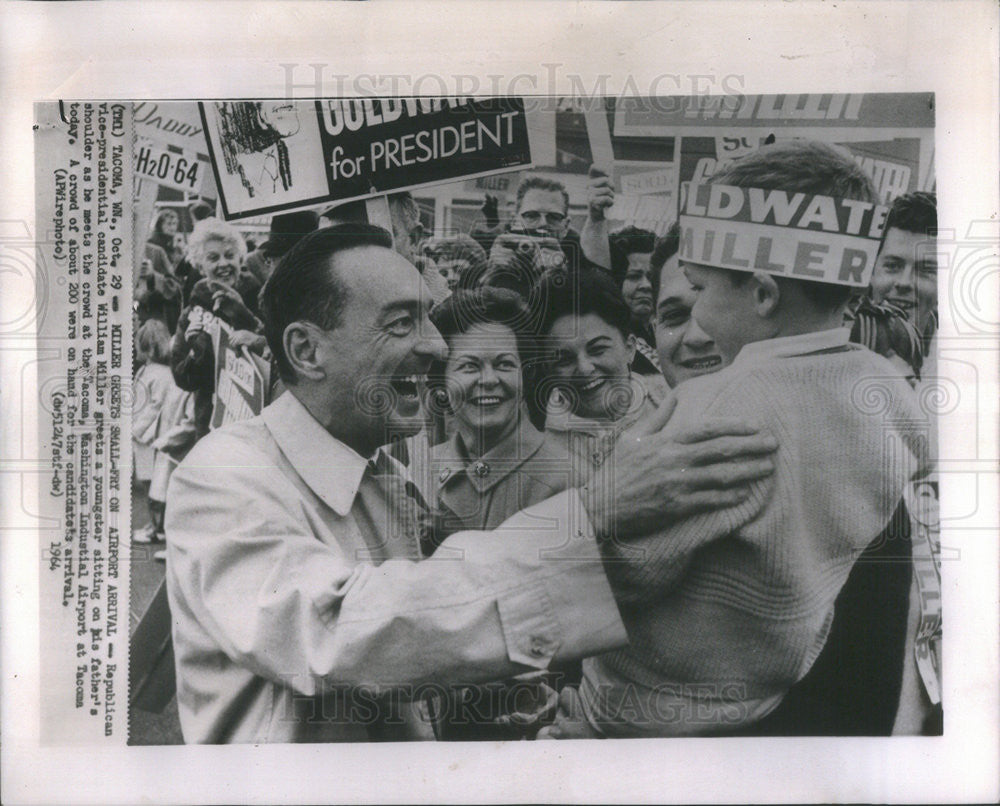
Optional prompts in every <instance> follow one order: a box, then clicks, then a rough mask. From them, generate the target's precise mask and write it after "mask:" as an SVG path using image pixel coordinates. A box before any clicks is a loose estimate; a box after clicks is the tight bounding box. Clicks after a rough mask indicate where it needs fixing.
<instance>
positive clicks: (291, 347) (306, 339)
mask: <svg viewBox="0 0 1000 806" xmlns="http://www.w3.org/2000/svg"><path fill="white" fill-rule="evenodd" d="M281 343H282V346H283V347H284V348H285V355H286V356H287V358H288V363H289V364H291V365H292V369H294V370H295V377H296V378H302V379H305V380H312V381H319V380H322V379H323V378H324V377H326V371H325V370H324V369H323V353H324V348H325V345H324V344H323V342H322V340H321V333H320V330H319V328H318V327H316V325H314V324H312V323H311V322H292V323H291V324H290V325H289V326H288V327H286V328H285V332H284V333H283V334H282V337H281Z"/></svg>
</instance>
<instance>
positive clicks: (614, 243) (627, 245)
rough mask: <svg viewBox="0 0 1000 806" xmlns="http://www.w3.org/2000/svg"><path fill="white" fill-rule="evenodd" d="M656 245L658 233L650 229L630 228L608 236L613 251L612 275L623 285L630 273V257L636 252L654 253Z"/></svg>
mask: <svg viewBox="0 0 1000 806" xmlns="http://www.w3.org/2000/svg"><path fill="white" fill-rule="evenodd" d="M655 245H656V233H654V232H651V231H650V230H648V229H640V228H639V227H633V226H628V227H624V228H622V229H620V230H618V231H617V232H612V233H611V235H609V236H608V246H609V248H610V249H611V273H612V274H613V275H614V278H615V281H616V282H617V283H618V284H619V285H621V284H622V283H623V282H624V281H625V274H626V273H627V272H628V256H629V255H631V254H633V253H635V252H642V253H646V252H652V251H653V247H654V246H655Z"/></svg>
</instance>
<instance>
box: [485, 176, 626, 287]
mask: <svg viewBox="0 0 1000 806" xmlns="http://www.w3.org/2000/svg"><path fill="white" fill-rule="evenodd" d="M613 201H614V195H613V192H612V191H610V184H609V183H608V181H607V179H606V177H605V176H604V174H603V173H601V172H597V171H594V170H592V171H591V181H590V185H589V187H588V207H589V208H590V209H591V210H595V209H596V210H599V211H603V208H604V207H606V206H608V205H610V204H611V203H612V202H613ZM494 220H495V221H496V222H497V223H499V219H498V218H496V219H494ZM487 222H490V216H489V214H487ZM605 240H606V234H605ZM591 251H592V250H588V249H587V245H586V244H582V243H581V240H580V235H579V234H578V233H577V232H575V231H574V230H573V229H571V228H570V221H569V193H568V192H567V191H566V187H565V186H564V185H563V184H562V182H559V181H558V180H555V179H549V178H547V177H544V176H539V175H536V174H530V175H528V176H526V177H525V178H524V179H522V180H521V184H520V185H519V186H518V188H517V209H516V212H515V213H514V217H513V219H512V220H511V221H510V223H509V224H508V225H507V227H506V229H505V231H504V232H503V233H502V234H500V235H498V236H497V237H496V240H495V241H493V242H492V245H491V248H490V249H489V256H490V259H489V265H488V267H487V270H486V275H485V277H484V279H483V283H485V284H489V285H493V286H499V287H504V288H511V289H513V290H515V291H518V292H519V293H522V294H527V293H528V292H529V291H530V287H531V286H532V285H533V284H534V282H535V281H537V279H538V277H539V276H540V275H541V274H542V273H543V272H545V271H548V270H551V269H559V268H563V267H565V268H566V269H568V270H570V271H576V270H578V269H580V268H581V267H585V266H591V265H595V264H594V262H593V261H594V259H595V256H594V255H591V254H590V252H591Z"/></svg>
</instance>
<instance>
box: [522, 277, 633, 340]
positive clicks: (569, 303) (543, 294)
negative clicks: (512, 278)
mask: <svg viewBox="0 0 1000 806" xmlns="http://www.w3.org/2000/svg"><path fill="white" fill-rule="evenodd" d="M537 299H538V305H539V306H540V310H541V312H542V315H541V323H540V327H539V333H540V335H542V336H547V335H548V334H549V332H550V331H551V330H552V326H553V325H554V324H555V322H556V320H557V319H559V318H561V317H563V316H584V315H586V314H588V313H592V314H596V315H597V316H599V317H601V319H603V320H604V321H605V322H607V323H608V324H609V325H611V326H612V327H613V328H615V329H616V330H618V332H620V333H621V334H622V338H628V335H629V321H630V319H631V316H632V312H631V310H630V309H629V307H628V303H627V302H625V298H624V297H623V296H622V292H621V288H620V287H619V286H618V285H617V284H616V283H615V281H614V280H613V279H612V277H611V276H610V275H609V274H608V273H607V272H605V271H601V270H600V269H581V270H580V271H579V272H562V273H557V274H547V275H543V277H542V279H541V281H540V282H539V285H538V294H537Z"/></svg>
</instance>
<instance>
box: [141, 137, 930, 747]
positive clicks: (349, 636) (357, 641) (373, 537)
mask: <svg viewBox="0 0 1000 806" xmlns="http://www.w3.org/2000/svg"><path fill="white" fill-rule="evenodd" d="M719 189H721V190H722V191H724V192H726V193H728V194H729V198H730V199H732V198H743V196H741V194H746V196H745V198H748V199H750V198H752V194H754V193H758V194H764V193H783V194H788V195H786V197H785V198H786V199H787V198H788V196H790V195H792V194H798V195H800V196H803V197H809V198H816V199H821V200H823V199H825V200H826V201H825V202H822V204H820V205H819V206H818V207H817V209H823V210H825V209H826V208H825V207H823V206H822V205H823V204H829V205H830V206H831V207H830V209H833V206H836V205H844V206H843V209H844V210H849V211H856V210H870V211H876V212H875V213H874V214H875V215H876V216H877V215H878V213H877V211H878V210H879V205H880V204H881V203H882V200H881V199H880V198H879V197H878V194H877V192H876V190H875V187H874V185H873V183H872V182H871V180H870V179H869V177H868V176H867V175H866V174H865V173H864V172H863V171H862V170H861V168H860V167H859V166H858V165H857V164H856V163H855V162H854V160H853V159H851V158H850V157H849V156H846V155H845V154H843V153H842V152H841V151H840V150H839V149H837V148H835V147H831V146H828V145H824V144H821V143H815V142H809V141H790V142H786V143H777V144H772V145H768V146H764V147H763V148H761V149H760V150H759V151H758V152H754V153H752V154H749V155H747V156H745V157H743V158H741V159H738V160H735V161H733V162H731V163H728V164H724V165H722V166H721V167H720V168H719V169H718V170H717V171H716V173H715V174H714V175H713V176H712V177H711V178H710V179H708V180H707V188H706V189H705V192H706V193H707V194H711V193H713V192H715V191H716V190H719ZM693 193H695V189H694V188H692V189H689V190H688V201H689V202H691V200H692V199H693V198H694V197H693V196H691V194H693ZM706 198H707V196H706ZM713 198H714V197H713ZM613 202H614V192H613V190H612V188H611V184H610V181H609V178H608V176H607V174H606V173H605V172H603V171H601V170H598V169H596V168H594V169H592V170H591V172H590V182H589V186H588V205H587V214H586V218H585V223H584V226H583V227H582V229H581V231H580V232H576V231H574V230H573V229H572V228H571V226H570V218H569V195H568V193H567V191H566V189H565V187H563V186H562V185H561V184H560V183H559V182H558V181H556V180H553V179H550V178H545V177H542V176H538V175H528V176H526V177H525V178H524V179H523V180H522V182H521V184H520V186H519V188H518V190H517V194H516V205H515V209H514V213H513V215H512V216H511V218H510V220H506V221H505V220H502V219H501V217H500V214H499V210H498V204H497V201H496V199H495V198H492V197H487V198H486V200H485V203H484V205H483V210H482V217H481V220H480V221H479V222H477V224H476V225H475V226H474V227H473V228H472V231H471V232H470V233H468V234H465V233H462V234H449V233H437V234H432V233H428V232H425V231H424V228H423V226H422V225H421V223H420V216H419V209H418V208H417V205H416V203H415V201H414V200H413V198H412V196H410V194H409V193H399V194H395V195H393V196H390V197H389V199H388V204H387V208H388V212H389V218H390V221H391V228H382V227H379V226H376V225H374V224H372V223H369V221H368V217H367V213H366V207H365V205H364V204H363V203H349V204H346V205H339V206H335V207H333V208H331V209H329V210H327V211H325V212H324V213H323V214H322V216H320V215H317V214H315V213H311V212H298V213H289V214H284V215H276V216H274V217H273V219H272V223H271V233H270V236H269V238H268V240H267V241H266V242H265V243H263V244H262V245H260V246H259V247H257V248H256V249H255V250H253V251H251V252H250V253H249V254H248V250H247V246H246V243H245V240H244V238H243V236H241V235H240V234H239V232H237V231H236V230H235V229H234V228H233V227H232V226H231V225H230V224H227V223H225V222H223V221H221V220H219V219H218V218H216V217H215V216H214V215H212V214H211V212H212V211H211V209H210V208H208V209H205V207H206V206H205V205H201V206H200V208H195V209H193V210H192V211H191V212H192V217H193V218H194V219H195V224H194V226H193V230H192V232H191V233H190V235H189V237H188V239H187V245H186V250H185V251H184V253H183V256H182V255H180V254H179V253H178V251H177V250H176V249H174V250H173V251H170V250H168V249H167V246H173V245H174V244H175V243H176V241H175V240H174V238H175V236H176V232H177V223H178V217H177V215H176V213H174V212H172V211H166V212H164V213H162V214H160V216H159V217H158V218H157V221H156V225H155V229H154V233H153V235H152V236H151V238H150V243H149V244H148V246H147V250H146V260H145V261H144V263H143V267H142V269H141V271H139V272H138V274H137V278H136V289H135V299H136V315H137V322H136V324H137V330H136V332H137V340H136V366H137V367H138V369H137V373H136V383H137V384H140V385H142V386H143V387H144V388H145V389H146V390H147V391H146V392H145V398H144V399H146V400H148V401H149V405H148V407H146V408H145V409H144V410H143V416H141V417H140V416H136V417H135V418H134V427H133V437H134V443H135V445H136V452H135V456H136V462H135V466H136V477H137V479H139V480H140V481H145V482H147V483H148V484H149V492H148V495H149V501H150V513H151V520H152V523H151V525H150V526H149V527H147V528H146V529H144V530H142V532H141V533H137V534H136V536H135V539H136V540H140V541H147V542H148V541H165V546H166V551H165V554H164V556H165V558H166V561H167V580H168V590H169V594H170V605H171V611H172V618H173V641H174V654H175V658H176V668H177V695H178V707H179V710H180V716H181V724H182V728H183V733H184V738H185V740H186V741H188V742H258V741H361V740H390V739H434V738H437V739H439V740H459V739H462V740H468V739H489V738H526V737H527V738H535V737H536V736H537V737H538V738H546V739H555V738H596V737H603V736H607V737H618V736H687V735H788V734H792V735H805V734H835V735H845V734H864V735H889V734H891V733H892V732H893V730H894V728H896V729H897V731H898V730H899V727H898V726H899V724H900V721H901V719H903V717H905V719H903V721H906V723H907V725H909V726H910V729H911V730H913V727H912V726H914V725H916V726H917V727H916V729H915V730H916V731H918V732H926V733H934V732H938V731H939V730H940V724H941V706H940V701H939V698H937V697H935V696H934V695H933V693H929V692H930V691H931V690H932V688H933V687H932V686H930V685H928V684H927V683H926V682H924V683H923V684H921V683H920V681H921V677H920V675H921V674H926V671H925V670H923V669H922V670H920V672H919V673H918V672H915V671H914V669H913V668H911V667H914V666H915V661H914V652H915V650H914V641H915V640H916V639H917V635H916V634H915V633H916V632H917V628H916V627H915V626H914V625H915V623H916V622H915V618H916V616H915V611H919V609H920V607H921V604H920V601H919V597H914V595H913V590H914V580H915V574H914V571H913V563H914V556H915V551H914V549H913V540H914V539H915V538H914V536H913V535H912V534H911V525H910V524H911V522H910V518H909V516H908V513H907V512H906V507H905V503H904V492H905V490H906V489H907V488H908V485H910V484H911V483H912V482H913V481H914V480H915V479H920V478H924V479H926V478H927V477H928V474H929V473H930V472H931V470H932V468H933V461H934V457H933V446H932V445H929V444H928V443H927V441H926V439H923V438H922V435H924V434H925V430H922V428H921V427H920V423H921V422H922V421H923V420H925V419H926V416H925V415H924V414H923V413H922V412H921V410H920V407H919V405H918V398H917V395H916V393H915V392H914V387H915V386H916V385H917V384H919V382H920V377H921V369H922V368H923V366H924V362H925V359H926V358H927V357H928V356H929V355H931V354H932V352H933V347H932V345H933V338H934V333H935V330H936V305H937V300H936V263H935V253H934V248H933V238H934V235H935V231H936V226H937V222H936V202H935V199H934V196H933V194H929V193H922V192H917V193H911V194H908V195H906V196H903V197H900V198H898V199H896V200H895V201H894V202H893V203H892V204H891V206H890V207H889V209H888V213H887V216H886V217H885V219H884V226H882V227H879V228H878V230H879V231H880V232H881V237H880V238H878V239H877V242H876V243H874V244H867V245H866V244H865V243H864V241H865V238H864V236H863V235H858V234H856V233H853V232H851V233H849V232H845V231H833V232H829V227H828V226H827V222H828V220H829V219H824V224H823V227H824V229H825V230H826V231H827V233H828V234H829V235H830V237H831V238H834V239H838V240H836V241H835V243H836V244H837V245H838V247H837V248H843V249H845V250H853V252H851V254H855V253H856V254H862V253H865V254H869V255H870V256H871V259H869V260H868V261H867V262H866V263H865V265H864V266H861V264H852V270H853V269H856V270H857V275H856V276H862V277H863V278H864V281H863V282H862V283H858V282H857V281H856V276H855V275H852V278H851V282H846V281H844V280H843V278H844V276H845V272H844V271H843V270H841V271H840V274H839V275H838V274H837V272H836V271H835V270H834V271H832V272H831V271H828V270H826V269H825V268H821V266H825V265H826V264H824V263H823V262H822V259H821V258H815V260H813V258H810V260H813V262H812V263H809V262H808V261H807V262H806V263H804V264H802V266H799V265H798V264H797V265H796V272H795V273H793V274H787V273H785V274H782V272H780V271H776V269H778V268H780V267H778V266H777V265H776V264H768V262H767V261H768V258H767V255H765V256H764V258H763V260H762V258H761V254H760V252H759V250H758V255H757V260H755V261H754V263H753V265H752V266H751V265H750V262H749V261H743V267H742V268H732V264H731V262H727V261H731V259H732V255H731V254H730V255H729V257H728V258H726V257H725V256H724V259H723V260H722V261H720V260H719V259H718V258H717V257H716V256H715V255H716V252H717V251H718V250H715V251H714V252H713V251H712V249H711V243H709V244H708V245H706V246H705V248H704V251H701V247H698V251H696V250H695V245H694V242H695V239H696V237H700V236H696V233H698V232H701V230H700V229H699V227H702V226H703V224H704V222H705V221H706V220H707V219H706V218H705V217H704V216H705V211H704V208H701V207H699V206H698V205H697V204H694V203H693V202H691V203H686V204H682V206H681V208H680V212H679V216H678V220H677V221H675V222H673V224H672V226H671V227H670V228H669V229H668V230H667V233H666V235H665V236H663V237H657V236H656V235H654V233H652V232H650V231H647V230H642V229H639V228H636V227H631V226H630V227H626V228H624V229H621V230H618V231H615V232H609V231H608V222H607V221H606V220H605V213H606V211H607V209H608V208H609V207H610V206H611V205H612V204H613ZM709 209H710V210H711V205H709ZM838 209H839V208H838ZM852 214H853V212H852ZM171 217H172V220H171ZM846 220H847V218H846V215H845V216H841V217H840V218H839V219H838V218H837V217H836V216H834V222H835V223H836V222H837V221H839V222H840V223H841V224H843V222H844V221H846ZM773 223H774V222H768V224H773ZM744 226H745V227H750V228H753V227H754V226H759V227H760V232H761V240H764V237H763V235H764V234H766V235H767V238H768V239H772V238H773V239H778V238H780V237H784V238H788V239H791V240H790V241H789V242H790V243H791V247H790V248H792V250H793V251H794V250H795V248H797V247H798V248H799V253H800V254H801V251H802V248H801V244H797V243H796V242H795V241H794V239H795V238H796V237H801V232H807V230H802V231H799V234H798V235H796V232H795V231H793V230H791V229H790V228H784V231H783V232H784V234H782V235H780V236H778V235H775V234H774V232H775V230H776V229H777V228H776V227H774V226H769V225H767V224H761V225H757V224H753V223H750V224H746V225H744ZM743 231H744V230H740V231H739V232H740V233H742V232H743ZM765 231H766V233H765ZM872 231H873V232H875V231H876V228H875V227H874V226H873V230H872ZM733 232H734V233H736V232H737V231H736V230H733ZM827 233H825V234H827ZM728 237H730V236H728V235H727V238H728ZM736 237H737V235H735V234H734V235H732V238H733V239H734V241H733V242H734V243H735V238H736ZM740 237H742V235H740ZM868 240H871V239H870V238H869V239H868ZM732 248H733V247H732V246H731V245H730V246H727V249H728V250H729V252H730V253H731V252H732ZM831 248H833V247H831ZM866 250H867V251H866ZM160 252H163V253H164V255H162V256H161V255H160ZM710 252H711V256H710ZM775 254H776V253H775ZM876 254H877V258H875V257H874V256H875V255H876ZM800 268H801V269H802V270H801V271H800V270H799V269H800ZM219 322H221V323H222V324H221V325H220V324H218V323H219ZM220 326H224V327H225V328H226V329H227V333H228V334H229V343H230V344H232V345H235V347H236V348H239V349H245V350H246V351H247V352H249V353H253V354H255V355H257V356H259V357H260V358H261V359H262V360H264V361H267V362H269V363H270V365H271V366H272V368H273V372H272V373H271V377H272V378H273V380H274V382H273V383H272V386H271V389H270V390H269V395H268V397H269V400H270V403H269V405H268V406H267V407H266V408H265V409H264V411H263V412H262V414H261V415H260V416H258V417H254V418H252V419H249V420H246V421H243V422H238V423H234V424H232V425H228V426H225V427H223V428H220V429H217V430H214V431H212V432H211V433H209V432H210V428H209V423H210V420H211V414H212V405H213V393H214V391H215V389H214V385H215V382H216V381H215V378H216V373H215V356H214V352H213V339H212V337H211V332H212V328H213V327H220ZM873 380H877V381H878V383H879V385H880V389H882V390H884V392H885V395H886V404H885V406H883V407H882V408H881V409H880V410H879V411H877V412H873V411H872V410H870V409H867V408H865V407H860V406H859V405H858V404H857V398H856V391H857V389H858V388H859V387H863V385H864V384H865V383H869V382H871V381H873ZM140 397H141V396H140ZM887 439H889V440H895V443H894V445H895V447H894V448H893V449H892V450H891V451H888V449H887V448H886V444H887V442H886V440H887ZM887 451H888V452H887ZM171 474H172V476H171ZM168 479H169V480H170V483H169V490H168V485H167V481H168ZM154 513H155V514H154ZM932 554H933V552H932ZM938 573H939V572H938ZM917 615H919V613H918V614H917ZM921 624H923V622H921ZM921 628H922V629H923V627H921ZM939 643H940V626H939V624H938V628H937V630H936V632H935V634H934V636H933V640H932V641H931V647H932V651H934V652H939ZM937 668H939V667H937ZM904 679H908V680H910V683H913V681H914V680H915V681H916V683H913V684H912V685H910V684H904Z"/></svg>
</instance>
